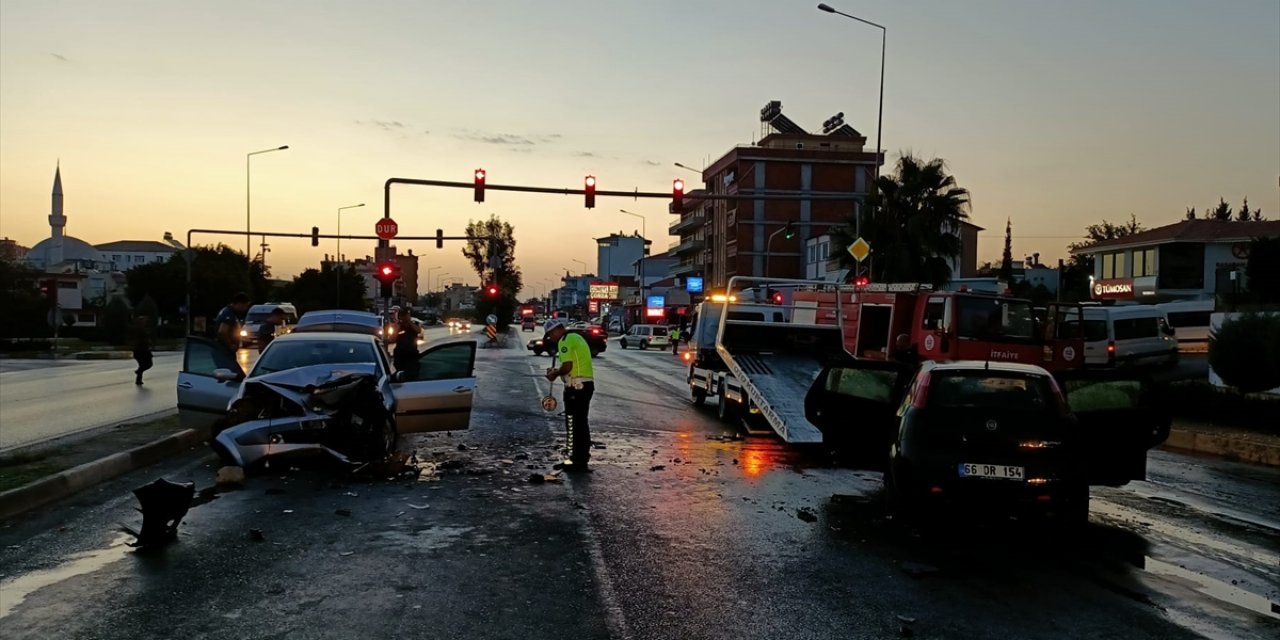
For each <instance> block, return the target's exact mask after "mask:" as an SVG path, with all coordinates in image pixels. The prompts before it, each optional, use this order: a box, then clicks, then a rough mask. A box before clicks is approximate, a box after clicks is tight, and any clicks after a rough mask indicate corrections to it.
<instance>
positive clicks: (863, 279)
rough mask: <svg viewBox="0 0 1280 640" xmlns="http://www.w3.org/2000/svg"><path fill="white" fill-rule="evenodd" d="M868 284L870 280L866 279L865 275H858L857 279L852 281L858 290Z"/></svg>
mask: <svg viewBox="0 0 1280 640" xmlns="http://www.w3.org/2000/svg"><path fill="white" fill-rule="evenodd" d="M869 284H871V278H869V277H867V276H866V274H862V275H859V276H858V277H857V278H854V279H853V286H855V287H857V288H859V289H861V288H863V287H866V286H867V285H869Z"/></svg>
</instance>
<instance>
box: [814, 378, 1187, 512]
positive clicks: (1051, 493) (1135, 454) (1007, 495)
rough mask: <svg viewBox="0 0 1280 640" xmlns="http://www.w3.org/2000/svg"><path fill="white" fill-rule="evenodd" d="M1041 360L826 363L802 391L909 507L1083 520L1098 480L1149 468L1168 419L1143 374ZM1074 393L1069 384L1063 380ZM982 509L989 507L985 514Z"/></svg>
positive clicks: (1126, 477) (835, 435)
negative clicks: (912, 365) (1050, 365)
mask: <svg viewBox="0 0 1280 640" xmlns="http://www.w3.org/2000/svg"><path fill="white" fill-rule="evenodd" d="M1058 376H1059V378H1060V379H1061V382H1062V385H1061V386H1060V385H1059V381H1058V380H1057V379H1055V378H1054V376H1053V375H1051V374H1050V373H1049V372H1048V371H1046V370H1044V369H1043V368H1041V367H1038V366H1033V365H1025V364H1015V363H1004V362H985V361H958V362H946V363H940V362H926V363H924V364H923V365H922V366H921V367H920V368H919V370H918V371H916V372H915V373H914V374H911V373H908V370H907V369H905V368H903V367H902V366H901V365H897V364H894V363H889V362H873V361H859V362H856V363H849V364H842V365H840V366H836V367H830V368H828V369H824V370H823V372H822V373H821V374H819V376H818V379H817V380H816V381H815V382H814V385H813V387H812V388H811V389H810V391H809V393H808V395H807V396H806V398H805V413H806V417H807V418H808V419H809V421H810V422H812V423H813V424H814V425H815V426H817V427H818V428H819V429H821V430H822V432H823V439H824V441H827V442H830V443H831V444H833V445H835V446H837V447H838V448H839V449H841V450H843V451H846V452H849V453H850V454H851V455H853V456H854V457H855V458H857V459H858V462H862V463H865V464H864V465H860V466H865V467H867V468H880V469H881V470H883V471H884V478H885V487H886V488H887V490H888V493H889V495H890V498H891V500H892V502H893V504H894V505H895V507H897V508H898V509H900V511H901V512H903V513H905V514H909V515H913V516H914V515H921V514H934V513H939V512H941V511H942V510H944V509H946V508H960V509H961V511H960V512H961V513H964V514H966V517H967V516H968V514H977V513H979V512H981V513H984V514H985V513H989V512H992V511H994V512H995V513H996V515H997V516H999V515H1009V514H1010V513H1013V514H1016V515H1029V516H1042V515H1052V516H1054V517H1055V518H1057V519H1059V520H1060V521H1063V522H1066V523H1068V524H1080V523H1083V522H1085V521H1086V520H1087V519H1088V515H1089V486H1090V485H1107V486H1120V485H1123V484H1126V483H1128V482H1129V481H1130V480H1139V479H1143V478H1144V477H1145V475H1146V456H1147V450H1148V449H1150V448H1151V447H1153V446H1155V445H1157V444H1159V443H1160V442H1163V441H1164V439H1165V437H1166V436H1167V435H1168V432H1169V423H1170V420H1169V417H1168V416H1167V415H1164V414H1163V413H1162V412H1160V411H1159V410H1158V409H1156V408H1155V407H1154V406H1153V405H1152V403H1151V401H1150V395H1149V388H1150V387H1149V383H1148V382H1147V380H1146V378H1145V377H1144V376H1138V375H1134V374H1133V373H1129V374H1123V375H1122V374H1121V372H1091V373H1089V372H1079V371H1071V372H1060V373H1059V374H1058ZM1064 388H1065V389H1066V392H1065V393H1064V392H1063V389H1064ZM979 517H980V516H979Z"/></svg>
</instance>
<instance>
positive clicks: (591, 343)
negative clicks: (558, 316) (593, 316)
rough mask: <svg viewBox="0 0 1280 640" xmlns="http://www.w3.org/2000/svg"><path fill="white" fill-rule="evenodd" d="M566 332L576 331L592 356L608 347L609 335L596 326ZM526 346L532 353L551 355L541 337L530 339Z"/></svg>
mask: <svg viewBox="0 0 1280 640" xmlns="http://www.w3.org/2000/svg"><path fill="white" fill-rule="evenodd" d="M568 332H569V333H576V334H578V335H580V336H582V337H583V338H584V339H585V340H586V341H587V347H588V348H589V349H591V356H592V357H595V356H598V355H600V354H602V353H604V352H605V350H607V349H608V348H609V336H608V334H606V333H605V332H604V330H603V329H601V328H600V327H598V326H594V325H588V326H587V328H585V329H569V330H568ZM528 347H529V350H530V351H532V352H533V354H534V355H537V356H540V355H543V354H547V355H551V350H550V348H548V346H547V344H546V342H545V341H544V340H543V339H542V338H535V339H533V340H530V341H529V345H528Z"/></svg>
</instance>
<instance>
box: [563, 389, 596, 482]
mask: <svg viewBox="0 0 1280 640" xmlns="http://www.w3.org/2000/svg"><path fill="white" fill-rule="evenodd" d="M595 392H596V386H595V384H594V383H592V382H583V383H582V388H581V389H574V388H573V387H570V386H565V388H564V423H565V431H566V433H567V434H568V439H569V460H571V461H572V462H573V463H574V464H580V465H586V464H587V462H588V461H589V460H590V459H591V426H590V425H589V424H588V422H587V413H588V412H589V411H590V410H591V396H592V395H593V394H595Z"/></svg>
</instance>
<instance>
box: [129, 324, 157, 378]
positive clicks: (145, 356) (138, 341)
mask: <svg viewBox="0 0 1280 640" xmlns="http://www.w3.org/2000/svg"><path fill="white" fill-rule="evenodd" d="M133 359H134V361H135V362H137V363H138V368H137V369H135V370H134V372H133V378H134V379H133V383H134V384H136V385H138V386H139V387H141V386H142V372H144V371H146V370H147V369H150V368H151V367H152V365H154V364H155V357H154V355H153V354H152V353H151V335H150V332H149V331H148V326H147V317H146V316H138V317H137V318H134V320H133Z"/></svg>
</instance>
